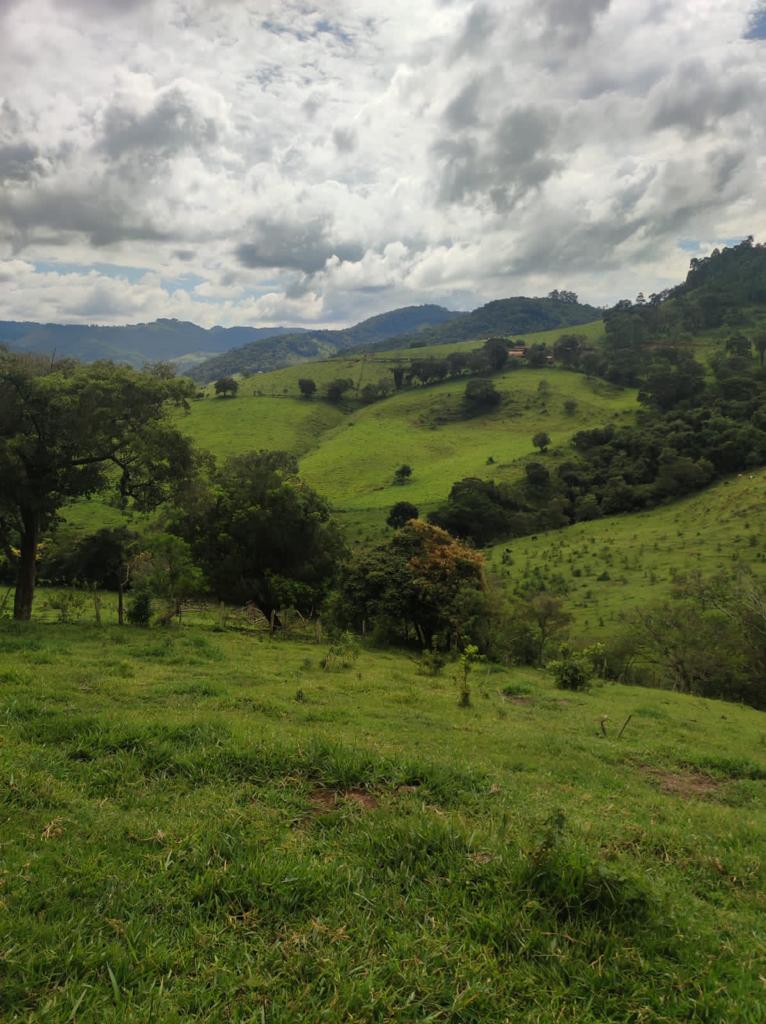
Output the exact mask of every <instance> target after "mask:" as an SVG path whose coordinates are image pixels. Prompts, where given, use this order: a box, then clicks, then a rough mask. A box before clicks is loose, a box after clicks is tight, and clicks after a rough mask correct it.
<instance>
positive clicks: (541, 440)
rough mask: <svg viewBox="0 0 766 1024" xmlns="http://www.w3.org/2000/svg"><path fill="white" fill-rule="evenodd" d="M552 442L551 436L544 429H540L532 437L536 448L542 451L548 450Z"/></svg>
mask: <svg viewBox="0 0 766 1024" xmlns="http://www.w3.org/2000/svg"><path fill="white" fill-rule="evenodd" d="M550 443H551V439H550V436H549V435H548V434H546V432H545V431H544V430H538V432H537V433H536V434H535V435H534V437H533V438H532V444H533V445H534V446H535V448H539V449H540V451H541V452H546V451H547V450H548V445H549V444H550Z"/></svg>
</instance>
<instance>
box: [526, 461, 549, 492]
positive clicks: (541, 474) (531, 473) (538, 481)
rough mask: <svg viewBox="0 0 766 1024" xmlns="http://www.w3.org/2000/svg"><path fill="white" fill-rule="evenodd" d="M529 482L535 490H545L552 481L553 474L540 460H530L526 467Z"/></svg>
mask: <svg viewBox="0 0 766 1024" xmlns="http://www.w3.org/2000/svg"><path fill="white" fill-rule="evenodd" d="M524 472H525V473H526V477H527V483H528V484H529V485H530V486H531V487H533V488H534V489H535V490H545V488H546V487H548V485H549V484H550V482H551V475H550V473H549V472H548V470H547V469H546V468H545V466H543V465H542V463H540V462H528V463H527V464H526V466H525V467H524Z"/></svg>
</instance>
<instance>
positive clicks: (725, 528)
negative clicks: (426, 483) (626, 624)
mask: <svg viewBox="0 0 766 1024" xmlns="http://www.w3.org/2000/svg"><path fill="white" fill-rule="evenodd" d="M504 556H505V559H506V563H507V562H508V559H509V558H510V560H511V561H510V564H504V562H503V558H504ZM487 557H488V561H489V565H490V566H491V568H492V570H493V571H494V572H496V573H498V574H499V575H500V576H501V578H504V579H506V580H507V581H508V582H509V583H512V582H514V581H516V580H519V579H520V578H523V576H524V574H525V573H528V574H530V575H533V574H535V573H539V574H541V575H542V577H543V578H546V579H549V580H552V579H553V578H554V577H558V578H559V580H560V581H563V583H564V585H565V587H566V601H567V605H568V607H569V609H570V611H571V612H572V613H573V614H574V618H575V622H574V625H575V630H576V632H577V633H578V634H579V635H581V636H582V637H589V638H593V637H603V636H606V635H609V634H611V633H613V632H614V630H615V627H619V624H620V622H621V620H622V619H623V618H624V617H625V616H626V615H627V614H629V613H630V612H631V611H633V610H634V609H637V608H640V607H642V606H645V605H647V604H650V603H651V602H653V601H656V600H659V599H661V598H662V597H663V596H665V595H666V594H667V593H668V591H669V589H670V587H671V585H672V582H673V578H674V576H675V575H676V574H679V573H689V572H693V571H699V572H701V573H703V574H704V575H712V574H714V573H716V572H718V571H719V570H724V569H725V570H731V569H732V567H733V566H736V565H738V564H739V565H742V566H743V567H746V568H751V569H753V570H755V571H763V572H766V470H763V469H761V470H756V471H754V472H753V473H743V474H742V475H740V476H738V477H734V478H731V479H729V480H726V481H723V482H721V483H718V484H716V485H714V486H713V487H709V488H708V489H707V490H705V491H702V492H701V493H699V494H695V495H693V496H691V497H688V498H684V499H682V500H681V501H676V502H673V503H672V504H669V505H664V506H660V507H659V508H655V509H651V510H649V511H647V512H638V513H633V514H631V515H622V516H612V517H610V518H608V519H601V520H595V521H593V522H590V523H578V524H577V525H575V526H570V527H567V529H565V530H559V531H555V532H551V533H545V534H540V535H539V536H536V537H520V538H518V539H517V540H513V541H510V542H507V543H504V544H498V545H495V546H494V547H493V548H491V549H490V550H489V551H488V552H487ZM604 573H607V574H608V579H599V576H602V575H603V574H604Z"/></svg>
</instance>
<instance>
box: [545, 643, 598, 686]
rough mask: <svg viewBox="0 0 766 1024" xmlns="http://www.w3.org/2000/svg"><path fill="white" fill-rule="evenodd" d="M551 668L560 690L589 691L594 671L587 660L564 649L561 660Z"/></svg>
mask: <svg viewBox="0 0 766 1024" xmlns="http://www.w3.org/2000/svg"><path fill="white" fill-rule="evenodd" d="M550 668H551V669H552V670H553V676H554V679H555V680H556V686H557V687H558V688H559V690H587V689H588V688H589V687H590V681H591V678H592V676H593V669H592V667H591V665H590V664H589V663H588V662H587V661H586V660H585V658H582V657H577V656H576V655H574V654H573V653H572V652H571V651H570V650H569V649H568V648H566V647H565V648H563V649H562V652H561V658H560V659H559V660H558V661H554V662H553V663H552V664H551V665H550Z"/></svg>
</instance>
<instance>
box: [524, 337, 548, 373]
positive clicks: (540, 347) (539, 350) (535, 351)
mask: <svg viewBox="0 0 766 1024" xmlns="http://www.w3.org/2000/svg"><path fill="white" fill-rule="evenodd" d="M548 355H549V352H548V346H547V345H546V344H545V342H544V341H543V342H535V344H534V345H530V346H529V348H528V349H527V364H528V365H529V366H531V367H533V368H535V369H539V367H541V366H545V364H546V363H547V362H548Z"/></svg>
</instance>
